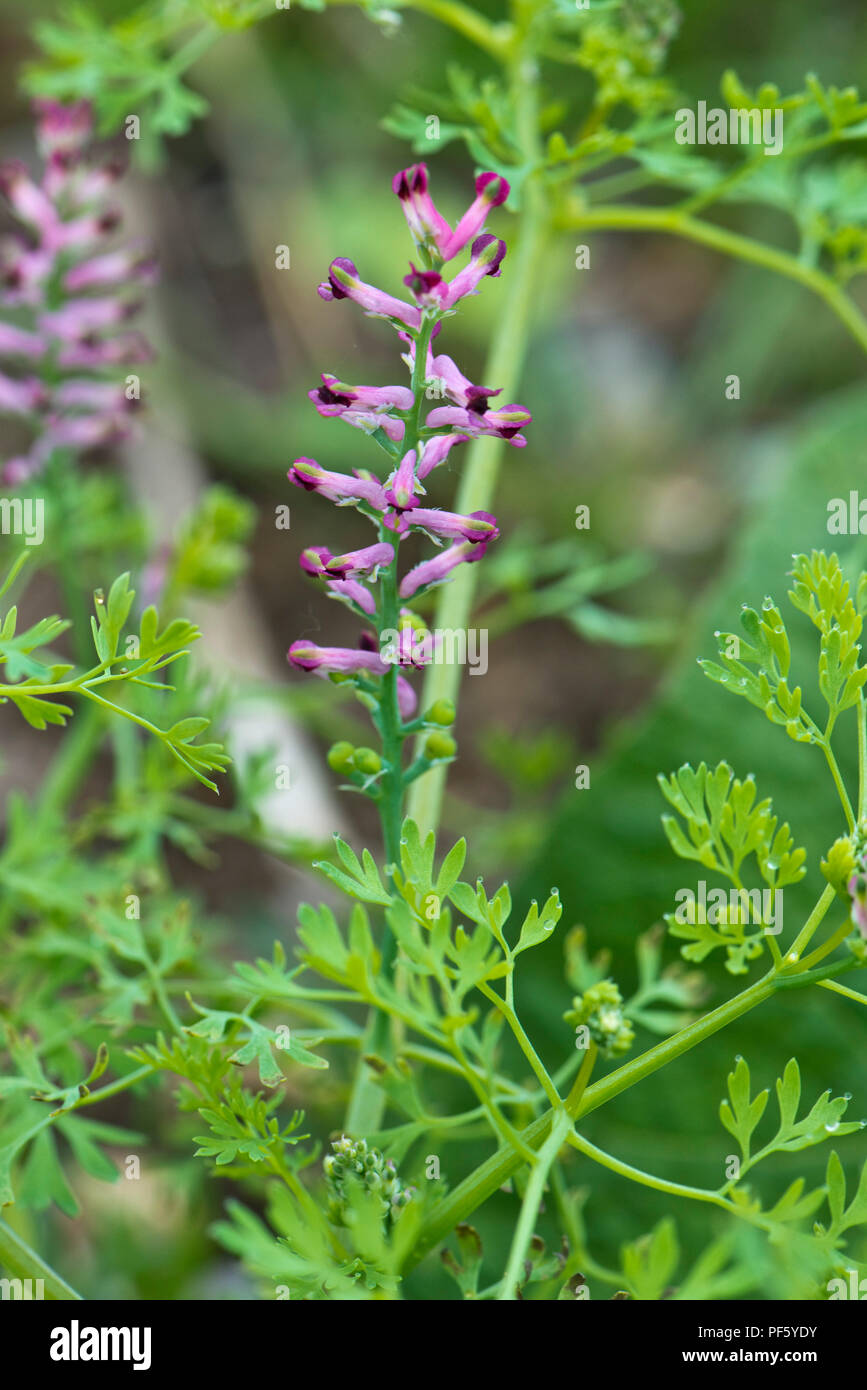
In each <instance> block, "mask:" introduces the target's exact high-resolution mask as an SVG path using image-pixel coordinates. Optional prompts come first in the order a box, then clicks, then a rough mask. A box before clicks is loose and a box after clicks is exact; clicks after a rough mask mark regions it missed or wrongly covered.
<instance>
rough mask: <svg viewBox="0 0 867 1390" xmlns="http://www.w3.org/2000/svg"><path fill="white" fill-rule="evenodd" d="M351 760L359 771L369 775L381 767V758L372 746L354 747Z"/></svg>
mask: <svg viewBox="0 0 867 1390" xmlns="http://www.w3.org/2000/svg"><path fill="white" fill-rule="evenodd" d="M353 762H354V764H355V766H356V768H357V769H358V771H359V772H363V773H364V774H365V775H366V776H368V777H370V776H372V775H373V773H374V772H379V771H380V770H381V768H382V758H381V757H380V756H379V754H378V753H374V751H373V749H372V748H356V750H355V757H354V758H353Z"/></svg>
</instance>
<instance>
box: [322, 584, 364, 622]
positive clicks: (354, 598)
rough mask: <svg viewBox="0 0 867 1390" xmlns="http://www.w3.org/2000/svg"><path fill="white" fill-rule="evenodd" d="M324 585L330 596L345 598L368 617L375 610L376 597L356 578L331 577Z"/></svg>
mask: <svg viewBox="0 0 867 1390" xmlns="http://www.w3.org/2000/svg"><path fill="white" fill-rule="evenodd" d="M325 587H326V589H327V591H328V593H329V595H330V597H331V598H339V599H346V600H347V601H348V602H349V603H352V604H354V605H355V606H356V608H360V609H361V611H362V613H366V614H367V615H368V617H371V618H372V617H373V615H374V613H375V612H376V599H375V598H374V597H373V594H372V593H371V592H370V590H369V589H365V587H364V585H363V584H359V582H358V580H357V579H332V580H330V581H329V583H328V584H327V585H326V586H325Z"/></svg>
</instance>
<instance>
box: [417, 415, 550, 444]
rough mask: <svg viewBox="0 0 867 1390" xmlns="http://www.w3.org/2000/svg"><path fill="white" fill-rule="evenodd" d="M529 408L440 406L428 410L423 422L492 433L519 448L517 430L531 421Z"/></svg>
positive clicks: (466, 431) (467, 431) (521, 438)
mask: <svg viewBox="0 0 867 1390" xmlns="http://www.w3.org/2000/svg"><path fill="white" fill-rule="evenodd" d="M532 418H533V417H532V415H531V414H530V412H529V410H527V409H525V407H524V406H522V405H504V406H501V407H500V409H499V410H485V409H482V411H481V412H478V411H476V410H474V409H472V407H471V408H469V409H467V410H463V409H462V408H461V407H460V406H451V405H441V406H437V408H436V410H432V411H431V412H430V414H429V415H428V417H427V420H426V421H425V424H426V425H427V427H428V428H429V429H443V428H444V427H446V426H449V427H451V428H452V429H457V430H460V431H461V432H462V433H463V434H465V435H470V436H473V437H475V436H477V435H483V434H484V435H496V436H497V437H498V438H499V439H505V440H507V441H508V443H509V444H514V445H515V446H516V447H517V448H519V449H521V448H523V447H524V445H525V444H526V443H527V441H526V439H525V437H524V435H522V434H521V433H520V431H521V428H522V427H523V426H524V425H528V424H529V423H530V421H531V420H532Z"/></svg>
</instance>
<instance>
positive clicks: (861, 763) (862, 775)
mask: <svg viewBox="0 0 867 1390" xmlns="http://www.w3.org/2000/svg"><path fill="white" fill-rule="evenodd" d="M865 816H867V702H865V700H864V691H863V689H861V690H859V692H858V819H859V821H860V820H863V819H864V817H865Z"/></svg>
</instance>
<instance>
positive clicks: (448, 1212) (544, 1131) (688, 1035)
mask: <svg viewBox="0 0 867 1390" xmlns="http://www.w3.org/2000/svg"><path fill="white" fill-rule="evenodd" d="M831 891H832V893H833V890H831ZM823 896H824V895H823ZM775 979H776V974H775V972H774V971H771V972H769V973H768V974H767V975H765V976H763V978H762V979H761V980H757V981H756V983H755V984H753V985H749V986H748V988H747V989H745V990H742V991H741V993H740V994H736V995H735V996H734V997H733V998H732V999H729V1000H727V1001H726V1002H725V1003H724V1004H721V1005H720V1006H719V1008H717V1009H713V1010H711V1012H710V1013H708V1014H705V1016H704V1017H703V1018H700V1019H698V1020H697V1021H696V1022H695V1023H691V1024H689V1025H688V1026H687V1027H686V1028H682V1029H681V1030H680V1032H678V1033H675V1034H674V1036H673V1037H671V1038H666V1039H664V1041H663V1042H661V1043H658V1044H657V1045H656V1046H655V1047H651V1048H649V1049H648V1051H647V1052H644V1053H642V1055H641V1056H640V1057H636V1058H635V1059H634V1060H633V1061H631V1062H627V1063H625V1064H624V1065H623V1066H622V1067H618V1068H617V1070H616V1071H613V1072H610V1073H609V1075H608V1076H605V1077H603V1078H602V1080H601V1081H597V1082H595V1083H594V1084H593V1085H592V1086H588V1087H587V1089H586V1091H584V1093H583V1096H582V1097H581V1099H580V1100H579V1101H578V1103H577V1105H572V1104H570V1101H572V1099H573V1097H572V1096H571V1095H570V1097H569V1098H568V1099H567V1101H566V1112H567V1114H571V1115H572V1118H573V1119H575V1120H578V1119H582V1118H583V1117H584V1116H585V1115H588V1114H590V1112H591V1111H592V1110H598V1109H599V1107H600V1106H602V1105H606V1104H607V1103H608V1101H609V1100H613V1098H614V1097H615V1096H618V1095H620V1094H621V1093H622V1092H623V1091H627V1090H628V1089H629V1088H630V1087H631V1086H634V1085H635V1084H636V1082H638V1081H643V1080H644V1079H645V1078H646V1077H648V1076H652V1075H653V1073H654V1072H656V1071H659V1069H660V1068H661V1067H665V1066H667V1065H668V1064H669V1063H670V1062H673V1061H675V1060H676V1059H677V1058H678V1057H682V1056H683V1054H684V1053H686V1052H689V1051H690V1050H691V1049H692V1048H693V1047H696V1046H697V1045H698V1044H699V1043H701V1042H704V1040H705V1039H706V1038H709V1037H712V1036H713V1034H714V1033H717V1032H719V1030H720V1029H721V1028H725V1027H726V1026H727V1025H728V1024H729V1023H732V1022H734V1020H735V1019H737V1018H740V1017H741V1016H742V1015H743V1014H745V1013H748V1012H749V1010H750V1009H754V1008H755V1007H756V1005H757V1004H763V1003H764V1002H765V1000H767V999H769V998H770V997H771V995H772V994H773V993H774V991H775ZM583 1070H584V1068H582V1072H583ZM580 1082H581V1073H579V1075H578V1078H577V1079H576V1083H575V1086H574V1087H573V1092H574V1091H575V1090H576V1089H577V1088H578V1086H579V1083H580ZM553 1116H554V1112H553V1110H548V1111H546V1113H545V1114H544V1115H541V1116H540V1117H539V1119H538V1120H534V1121H533V1123H532V1124H531V1125H528V1126H527V1128H526V1129H525V1130H523V1131H522V1134H521V1138H522V1139H523V1141H524V1143H525V1144H526V1145H527V1147H529V1148H533V1149H538V1148H539V1147H540V1145H541V1144H543V1143H544V1142H545V1140H546V1139H547V1138H548V1135H549V1134H550V1132H551V1123H552V1120H553ZM521 1164H522V1159H521V1157H520V1155H518V1154H515V1153H513V1152H511V1151H509V1150H507V1149H500V1150H499V1151H498V1152H497V1153H495V1154H493V1155H492V1156H491V1157H490V1158H489V1159H487V1160H486V1161H485V1162H484V1163H482V1164H480V1166H479V1167H478V1168H477V1169H476V1170H475V1172H473V1173H471V1174H470V1175H469V1177H467V1178H465V1179H464V1181H463V1182H462V1183H460V1184H459V1185H458V1186H457V1187H456V1188H455V1189H454V1190H453V1191H452V1192H451V1193H450V1194H449V1195H448V1196H447V1197H446V1198H445V1200H444V1201H443V1202H441V1203H440V1205H439V1206H438V1207H437V1209H436V1210H435V1211H434V1212H432V1214H431V1216H430V1217H429V1218H428V1220H427V1221H426V1222H425V1224H424V1226H423V1227H422V1231H421V1234H420V1236H419V1240H418V1242H417V1244H416V1246H415V1248H414V1250H413V1251H412V1254H411V1255H410V1257H409V1260H408V1262H407V1268H408V1269H409V1268H412V1267H413V1266H414V1265H416V1264H417V1263H418V1262H419V1260H421V1259H423V1258H424V1256H425V1255H426V1254H428V1252H429V1251H430V1250H432V1249H433V1247H434V1246H435V1245H437V1244H438V1243H439V1241H440V1240H442V1239H443V1238H444V1237H445V1236H446V1235H448V1233H449V1231H451V1230H452V1229H453V1227H454V1226H456V1225H457V1224H458V1223H459V1222H460V1221H465V1220H467V1218H468V1217H469V1216H470V1214H471V1213H472V1212H474V1211H475V1210H476V1208H477V1207H479V1206H481V1205H482V1203H483V1202H486V1201H487V1199H488V1198H489V1197H490V1196H491V1195H492V1194H493V1193H494V1192H496V1191H497V1190H498V1189H499V1188H500V1187H502V1185H503V1183H505V1182H507V1181H508V1179H509V1178H510V1177H511V1176H512V1174H513V1173H515V1172H517V1170H518V1169H519V1168H520V1167H521Z"/></svg>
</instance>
